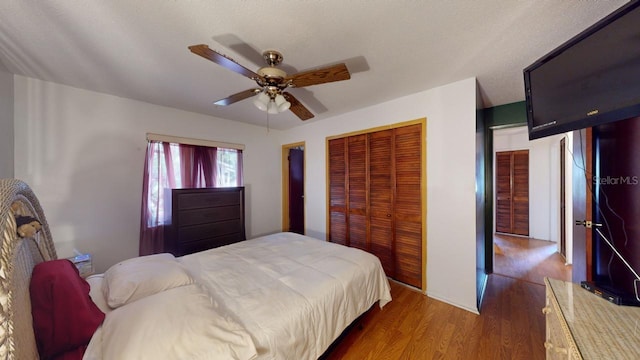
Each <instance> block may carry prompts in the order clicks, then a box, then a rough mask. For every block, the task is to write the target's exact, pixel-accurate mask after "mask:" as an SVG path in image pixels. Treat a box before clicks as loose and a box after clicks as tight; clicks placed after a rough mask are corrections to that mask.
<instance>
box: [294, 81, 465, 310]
mask: <svg viewBox="0 0 640 360" xmlns="http://www.w3.org/2000/svg"><path fill="white" fill-rule="evenodd" d="M424 117H426V118H427V132H426V142H427V150H426V151H427V204H426V208H425V209H424V211H425V214H426V217H427V294H428V295H429V296H431V297H434V298H437V299H440V300H443V301H445V302H448V303H450V304H453V305H456V306H458V307H461V308H464V309H467V310H469V311H473V312H477V306H476V243H475V233H476V231H475V224H476V214H475V201H476V199H475V125H476V81H475V78H469V79H466V80H462V81H459V82H456V83H452V84H449V85H445V86H441V87H438V88H435V89H431V90H426V91H423V92H420V93H417V94H413V95H410V96H406V97H403V98H400V99H396V100H392V101H389V102H386V103H382V104H378V105H376V106H372V107H369V108H365V109H361V110H358V111H354V112H351V113H348V114H344V115H340V116H336V117H333V118H330V119H324V120H322V121H317V122H314V123H310V124H308V125H305V126H300V127H296V128H294V129H291V130H289V131H287V132H285V134H284V138H283V139H282V143H281V144H287V143H294V142H298V141H305V146H306V148H305V150H306V151H305V154H306V159H305V160H306V174H305V191H306V195H305V210H306V212H305V224H306V230H307V234H308V235H309V236H314V237H317V238H319V239H325V238H326V221H327V220H326V211H327V210H326V202H327V198H326V149H325V146H326V145H325V140H326V137H327V136H332V135H338V134H343V133H348V132H352V131H358V130H363V129H369V128H373V127H377V126H382V125H387V124H394V123H398V122H403V121H407V120H414V119H418V118H424Z"/></svg>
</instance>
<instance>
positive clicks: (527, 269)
mask: <svg viewBox="0 0 640 360" xmlns="http://www.w3.org/2000/svg"><path fill="white" fill-rule="evenodd" d="M494 240H495V241H496V245H497V247H498V248H499V249H500V250H498V253H496V254H495V258H496V261H495V264H496V268H495V270H496V273H494V274H492V275H490V276H489V280H488V284H487V290H486V293H485V298H484V301H483V304H482V307H481V310H480V315H476V314H473V313H471V312H469V311H466V310H463V309H460V308H457V307H455V306H452V305H449V304H446V303H444V302H441V301H438V300H435V299H432V298H429V297H427V296H425V295H423V294H421V293H420V292H418V291H416V290H414V289H412V288H409V287H406V286H404V285H401V284H399V283H396V282H392V283H391V295H392V297H393V301H391V302H390V303H389V304H387V305H386V306H385V307H384V308H383V309H379V308H378V307H377V306H374V308H373V309H372V310H370V311H369V312H368V313H367V314H365V315H364V316H363V317H362V318H361V319H360V321H359V322H358V323H356V324H355V326H353V327H352V328H351V329H349V330H348V331H347V332H346V333H345V334H344V336H343V337H342V338H341V339H340V340H339V341H338V342H337V343H336V344H335V346H334V347H333V348H332V349H331V350H330V351H329V352H327V354H326V356H325V357H323V359H332V360H334V359H358V360H360V359H376V360H377V359H491V360H494V359H527V360H530V359H544V357H545V349H544V346H543V343H544V332H545V330H544V328H545V319H544V315H543V314H542V312H541V309H542V307H543V306H544V291H545V289H544V286H543V285H542V278H543V277H544V276H550V277H556V278H560V279H562V278H563V277H562V276H567V273H568V276H569V278H570V277H571V273H570V268H569V269H568V271H567V267H566V266H564V259H563V258H562V257H561V256H560V255H559V254H554V253H553V252H551V251H550V250H549V248H547V246H546V245H550V244H549V243H548V242H545V243H546V244H543V243H539V242H538V240H535V241H532V240H531V239H526V238H515V239H513V238H511V237H505V236H498V238H497V239H494ZM553 246H555V244H554V245H553ZM554 251H555V250H554ZM527 254H529V255H530V256H527ZM558 261H560V264H561V265H562V266H560V265H558ZM498 270H499V271H500V274H499V273H497V272H498ZM519 277H521V278H519Z"/></svg>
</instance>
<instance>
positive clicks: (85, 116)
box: [3, 76, 281, 271]
mask: <svg viewBox="0 0 640 360" xmlns="http://www.w3.org/2000/svg"><path fill="white" fill-rule="evenodd" d="M14 124H15V125H14V126H15V177H16V178H19V179H22V180H24V181H26V182H27V183H28V184H29V185H30V186H31V187H32V189H33V190H34V192H35V193H36V195H37V196H38V198H39V200H40V202H41V204H42V206H43V208H44V210H45V213H46V215H47V220H48V222H49V225H50V227H51V231H52V236H53V239H54V241H55V243H56V248H57V249H58V252H59V254H58V255H59V256H60V257H66V256H71V255H72V254H73V253H72V250H73V249H74V248H75V249H78V250H80V251H82V252H90V253H93V254H95V255H94V259H95V260H94V262H95V264H96V268H97V271H104V270H106V269H107V267H108V266H111V265H113V264H114V263H116V262H118V261H120V260H123V259H126V258H130V257H134V256H137V255H138V239H139V228H140V202H141V196H142V195H141V193H142V174H143V166H144V154H145V149H146V140H145V135H146V133H147V132H153V133H159V134H168V135H176V136H183V137H192V138H200V139H209V140H220V141H227V142H233V143H241V144H245V145H246V150H245V151H244V176H245V186H246V191H247V192H246V202H247V206H246V209H247V212H246V217H247V228H246V230H247V236H250V237H252V236H257V235H263V234H266V233H271V232H275V231H278V230H280V226H281V222H280V217H281V215H280V214H281V208H280V206H281V205H280V202H281V185H280V178H281V170H280V165H279V159H280V143H281V142H280V140H279V136H280V132H279V131H276V130H270V131H269V132H267V131H266V129H265V128H262V127H257V126H251V125H246V124H241V123H237V122H232V121H227V120H221V119H217V118H214V117H210V116H205V115H200V114H195V113H189V112H185V111H181V110H176V109H172V108H166V107H161V106H157V105H152V104H148V103H143V102H139V101H134V100H130V99H124V98H119V97H115V96H111V95H105V94H101V93H96V92H91V91H86V90H81V89H77V88H72V87H68V86H64V85H59V84H54V83H49V82H44V81H40V80H35V79H32V78H25V77H21V76H16V77H15V120H14ZM3 136H4V135H3ZM265 164H273V166H268V165H267V166H265Z"/></svg>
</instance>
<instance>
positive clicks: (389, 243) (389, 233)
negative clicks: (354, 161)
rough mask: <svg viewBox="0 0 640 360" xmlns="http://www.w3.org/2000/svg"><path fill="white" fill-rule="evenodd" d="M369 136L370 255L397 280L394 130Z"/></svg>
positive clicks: (388, 274) (386, 272)
mask: <svg viewBox="0 0 640 360" xmlns="http://www.w3.org/2000/svg"><path fill="white" fill-rule="evenodd" d="M368 135H369V214H370V216H369V219H370V220H369V223H370V226H369V231H370V238H371V248H370V252H371V253H372V254H374V255H376V256H377V257H378V258H379V259H380V262H381V263H382V267H383V268H384V272H385V274H387V276H390V277H392V278H395V277H396V264H395V256H394V251H395V250H394V244H393V215H394V211H393V191H392V189H393V185H394V184H393V169H392V166H393V165H394V164H393V130H385V131H378V132H374V133H371V134H368Z"/></svg>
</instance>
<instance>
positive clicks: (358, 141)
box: [347, 134, 369, 251]
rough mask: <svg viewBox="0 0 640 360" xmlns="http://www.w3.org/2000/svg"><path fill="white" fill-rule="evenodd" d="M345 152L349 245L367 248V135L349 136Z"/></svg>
mask: <svg viewBox="0 0 640 360" xmlns="http://www.w3.org/2000/svg"><path fill="white" fill-rule="evenodd" d="M348 141H349V146H348V147H347V152H348V154H349V158H348V161H347V167H348V172H347V173H348V182H347V183H348V189H349V196H348V204H349V207H348V209H349V216H348V217H347V222H348V224H349V225H348V227H347V229H349V246H351V247H355V248H358V249H362V250H367V251H368V250H369V246H368V242H367V135H366V134H364V135H357V136H350V137H349V139H348Z"/></svg>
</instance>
